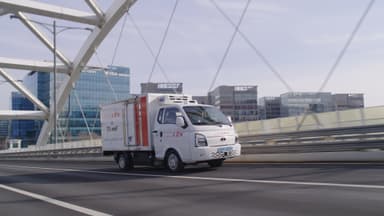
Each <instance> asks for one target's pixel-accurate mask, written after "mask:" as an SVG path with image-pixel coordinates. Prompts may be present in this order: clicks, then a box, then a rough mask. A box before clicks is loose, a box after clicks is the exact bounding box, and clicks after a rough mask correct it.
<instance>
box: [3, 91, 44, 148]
mask: <svg viewBox="0 0 384 216" xmlns="http://www.w3.org/2000/svg"><path fill="white" fill-rule="evenodd" d="M11 97H12V98H11V106H12V110H34V109H35V106H34V104H33V103H32V102H30V101H29V100H28V99H27V98H26V97H25V96H24V95H22V94H20V93H19V92H12V93H11ZM36 123H37V121H34V120H13V121H12V122H11V134H10V136H11V138H12V139H21V140H22V142H21V146H22V147H27V146H28V145H31V144H34V143H36V140H37V136H38V132H39V131H40V129H39V128H38V125H36Z"/></svg>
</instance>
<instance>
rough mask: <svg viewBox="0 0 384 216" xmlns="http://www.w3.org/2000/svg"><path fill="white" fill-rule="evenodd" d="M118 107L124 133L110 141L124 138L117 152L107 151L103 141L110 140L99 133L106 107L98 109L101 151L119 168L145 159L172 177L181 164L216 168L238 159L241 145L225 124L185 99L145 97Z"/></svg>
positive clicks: (215, 113) (227, 122)
mask: <svg viewBox="0 0 384 216" xmlns="http://www.w3.org/2000/svg"><path fill="white" fill-rule="evenodd" d="M122 104H124V105H123V106H121V108H124V107H126V108H125V109H123V110H122V113H121V115H117V114H115V115H117V116H119V117H120V116H121V118H123V119H124V120H122V121H121V123H120V124H121V127H125V129H124V128H123V129H122V130H121V132H122V133H124V132H126V133H127V134H125V135H124V134H123V135H120V136H112V137H113V139H114V140H115V142H116V138H117V137H121V139H125V140H126V141H125V143H126V145H125V146H123V148H121V149H119V148H114V149H113V151H111V150H112V149H111V148H108V143H109V141H108V139H107V137H111V136H108V135H105V134H104V133H108V131H106V130H103V128H104V127H103V122H105V121H103V116H106V115H108V114H107V112H105V111H107V110H108V108H105V109H104V108H102V115H101V117H102V137H103V151H104V153H105V154H108V153H109V154H111V153H112V154H114V155H115V159H116V161H117V163H118V164H119V166H120V167H123V168H124V167H125V164H127V163H129V164H130V165H132V166H133V164H140V161H139V159H143V158H147V160H151V161H152V162H155V161H161V162H163V164H164V165H165V166H166V167H167V168H168V169H169V170H170V171H172V172H176V171H180V170H182V169H183V168H184V165H186V164H197V163H208V164H209V165H210V166H211V167H219V166H221V165H222V164H223V161H224V160H225V159H228V158H232V157H236V156H239V155H240V152H241V146H240V144H239V142H238V136H237V134H236V132H235V130H234V127H233V125H232V122H231V121H230V119H229V118H227V117H226V116H225V115H224V114H223V113H222V112H221V111H220V110H219V109H217V108H216V107H213V106H210V105H203V104H198V103H197V102H196V101H194V100H192V97H191V96H186V95H174V94H170V95H161V94H148V95H145V96H141V97H140V98H136V99H135V100H131V101H126V102H125V103H122ZM130 106H131V108H130ZM103 110H104V111H103ZM118 110H120V109H114V112H116V111H118ZM132 112H133V113H132ZM104 119H106V118H105V117H104ZM109 127H110V128H112V126H109ZM115 127H116V125H115ZM105 128H106V129H108V126H106V127H105ZM117 140H118V138H117ZM132 140H135V142H132ZM121 141H122V143H123V140H121ZM116 145H118V144H116V143H115V146H116ZM110 146H111V145H110ZM143 154H144V156H143ZM132 166H130V167H132Z"/></svg>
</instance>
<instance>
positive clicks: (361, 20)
mask: <svg viewBox="0 0 384 216" xmlns="http://www.w3.org/2000/svg"><path fill="white" fill-rule="evenodd" d="M373 3H375V0H371V1H370V2H369V3H368V6H367V8H366V9H365V10H364V12H363V14H362V16H361V17H360V19H359V20H358V22H357V24H356V26H355V27H354V29H353V31H352V33H351V34H350V36H349V38H348V40H347V42H346V43H345V44H344V46H343V48H342V49H341V51H340V53H339V55H338V56H337V58H336V61H335V62H334V63H333V65H332V67H331V69H330V71H329V72H328V74H327V76H326V78H325V80H324V81H323V83H322V84H321V86H320V89H319V91H318V92H321V91H323V90H324V88H325V86H326V85H327V83H328V81H329V80H330V78H331V77H332V75H333V73H334V72H335V71H336V69H337V67H338V66H339V63H340V61H341V59H342V58H343V57H344V55H345V53H346V51H347V49H348V48H349V46H350V45H351V43H352V41H353V39H354V38H355V36H356V33H357V32H358V30H359V29H360V27H361V25H362V24H363V21H364V20H365V18H366V17H367V15H368V13H369V11H370V10H371V8H372V5H373Z"/></svg>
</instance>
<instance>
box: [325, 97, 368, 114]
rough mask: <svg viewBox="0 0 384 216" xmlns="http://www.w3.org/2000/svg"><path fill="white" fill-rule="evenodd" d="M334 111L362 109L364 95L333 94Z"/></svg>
mask: <svg viewBox="0 0 384 216" xmlns="http://www.w3.org/2000/svg"><path fill="white" fill-rule="evenodd" d="M332 97H333V102H334V105H335V110H347V109H358V108H364V94H333V95H332Z"/></svg>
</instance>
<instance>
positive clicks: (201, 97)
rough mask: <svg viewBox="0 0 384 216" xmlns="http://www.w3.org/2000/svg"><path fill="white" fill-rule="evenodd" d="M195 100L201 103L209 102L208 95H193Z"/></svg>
mask: <svg viewBox="0 0 384 216" xmlns="http://www.w3.org/2000/svg"><path fill="white" fill-rule="evenodd" d="M192 99H193V100H196V101H197V103H199V104H209V101H208V96H192Z"/></svg>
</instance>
